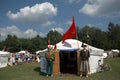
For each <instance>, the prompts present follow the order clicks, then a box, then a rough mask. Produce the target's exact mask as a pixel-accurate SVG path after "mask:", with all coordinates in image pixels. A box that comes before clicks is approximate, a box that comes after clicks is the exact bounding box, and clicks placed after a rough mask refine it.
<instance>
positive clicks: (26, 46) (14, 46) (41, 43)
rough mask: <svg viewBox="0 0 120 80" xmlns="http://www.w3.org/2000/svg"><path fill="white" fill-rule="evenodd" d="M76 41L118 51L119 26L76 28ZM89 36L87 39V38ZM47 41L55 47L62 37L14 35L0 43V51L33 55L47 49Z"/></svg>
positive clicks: (54, 35) (52, 33) (53, 35)
mask: <svg viewBox="0 0 120 80" xmlns="http://www.w3.org/2000/svg"><path fill="white" fill-rule="evenodd" d="M77 33H78V36H77V39H78V40H80V41H82V42H84V43H88V44H90V45H92V46H95V47H97V48H102V49H104V50H110V49H120V47H119V46H120V25H118V24H113V23H111V22H110V23H109V24H108V30H107V31H102V30H101V29H99V28H97V27H94V26H92V27H91V26H88V25H85V26H84V27H83V28H80V27H77ZM88 36H89V37H88ZM48 39H49V40H50V44H52V45H55V44H56V43H58V42H60V41H61V40H62V35H61V34H60V33H59V32H57V31H53V30H51V31H49V32H48V34H47V37H40V36H39V35H37V36H36V37H34V38H30V39H25V38H18V37H17V36H15V35H8V36H7V38H6V39H5V40H4V41H0V50H2V49H5V50H7V51H10V52H17V51H20V50H29V51H30V52H32V53H34V52H35V51H37V50H41V49H45V48H46V47H47V42H48Z"/></svg>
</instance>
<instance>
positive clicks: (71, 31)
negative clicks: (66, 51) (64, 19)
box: [62, 16, 77, 42]
mask: <svg viewBox="0 0 120 80" xmlns="http://www.w3.org/2000/svg"><path fill="white" fill-rule="evenodd" d="M76 36H77V30H76V26H75V21H74V16H73V20H72V24H71V26H70V28H69V29H68V31H67V32H66V33H65V34H64V35H63V36H62V42H64V41H65V40H66V39H71V38H74V37H76Z"/></svg>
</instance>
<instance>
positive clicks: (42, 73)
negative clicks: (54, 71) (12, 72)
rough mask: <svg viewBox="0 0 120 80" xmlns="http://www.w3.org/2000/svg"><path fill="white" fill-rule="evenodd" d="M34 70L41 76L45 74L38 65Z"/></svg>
mask: <svg viewBox="0 0 120 80" xmlns="http://www.w3.org/2000/svg"><path fill="white" fill-rule="evenodd" d="M34 71H36V72H38V73H39V74H40V75H42V76H46V73H44V72H41V71H40V67H36V68H35V69H34Z"/></svg>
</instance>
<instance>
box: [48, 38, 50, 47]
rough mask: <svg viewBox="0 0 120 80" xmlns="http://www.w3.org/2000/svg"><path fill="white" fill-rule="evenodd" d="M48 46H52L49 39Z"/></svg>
mask: <svg viewBox="0 0 120 80" xmlns="http://www.w3.org/2000/svg"><path fill="white" fill-rule="evenodd" d="M48 48H50V40H48Z"/></svg>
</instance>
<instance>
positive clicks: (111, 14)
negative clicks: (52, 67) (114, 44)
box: [0, 0, 120, 39]
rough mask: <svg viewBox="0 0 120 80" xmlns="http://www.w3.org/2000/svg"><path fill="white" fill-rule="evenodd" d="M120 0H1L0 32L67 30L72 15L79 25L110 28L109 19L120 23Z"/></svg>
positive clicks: (32, 33) (32, 34)
mask: <svg viewBox="0 0 120 80" xmlns="http://www.w3.org/2000/svg"><path fill="white" fill-rule="evenodd" d="M119 4H120V0H0V34H1V38H2V39H3V38H6V36H7V35H8V34H11V35H16V36H17V37H19V38H20V37H24V38H32V37H35V36H36V35H40V36H42V37H44V36H46V34H47V33H48V32H49V31H50V30H52V29H53V28H55V30H57V31H58V32H60V33H61V34H63V33H64V32H66V30H67V29H68V28H69V27H70V25H71V21H72V16H74V19H75V23H76V26H79V27H80V28H82V27H84V26H85V25H89V26H91V27H92V26H95V27H98V28H100V29H101V30H103V31H106V30H107V27H108V24H109V22H113V23H115V24H120V5H119Z"/></svg>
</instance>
